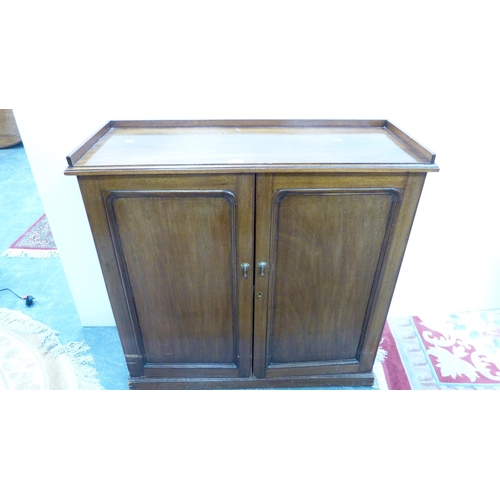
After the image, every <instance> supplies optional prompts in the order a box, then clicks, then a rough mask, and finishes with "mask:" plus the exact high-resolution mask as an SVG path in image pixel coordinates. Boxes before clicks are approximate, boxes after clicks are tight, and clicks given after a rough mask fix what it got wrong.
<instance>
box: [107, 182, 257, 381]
mask: <svg viewBox="0 0 500 500" xmlns="http://www.w3.org/2000/svg"><path fill="white" fill-rule="evenodd" d="M243 177H246V181H247V182H243V181H244V180H245V179H243ZM191 180H192V179H191ZM169 184H171V187H172V188H173V189H169ZM204 184H207V183H206V180H205V182H204ZM208 184H210V183H208ZM216 184H217V182H214V187H216ZM226 184H227V183H226ZM229 184H231V183H229ZM233 184H234V185H233V186H232V188H233V189H227V187H228V186H225V188H226V189H210V188H208V186H206V185H205V186H203V189H182V185H179V184H176V183H175V182H173V181H172V182H171V183H169V182H168V180H167V181H163V185H162V186H155V189H151V186H148V189H138V188H140V187H141V186H140V183H137V182H136V186H135V189H134V188H129V189H109V190H106V192H105V195H104V197H105V207H106V213H107V218H108V221H109V228H110V234H111V238H112V242H113V247H114V251H115V255H116V259H117V261H118V267H119V270H120V273H121V275H122V282H123V284H124V289H125V290H124V291H125V295H126V297H127V302H128V310H129V316H130V317H129V321H130V322H131V323H132V324H133V325H134V331H135V336H136V340H137V346H138V349H139V351H140V355H141V357H142V359H143V360H144V373H145V374H147V375H150V376H164V377H198V376H208V377H237V376H249V374H250V369H251V363H250V361H251V328H252V325H251V316H250V315H251V308H252V306H251V301H252V298H251V293H252V290H251V284H248V283H245V282H243V281H242V280H241V277H240V274H239V273H238V269H239V264H238V259H240V258H242V259H248V258H249V257H251V253H252V245H253V231H250V230H248V228H250V227H251V224H252V223H253V215H252V214H251V212H252V211H253V176H240V177H236V176H234V182H233ZM192 185H193V184H191V186H192ZM159 187H161V188H160V189H159ZM239 203H240V207H239V206H238V204H239ZM245 204H247V205H249V206H247V207H245ZM241 205H243V206H241ZM248 218H249V219H250V222H248V221H247V220H246V219H248ZM240 225H241V228H239V226H240ZM249 253H250V255H249ZM245 281H249V280H245Z"/></svg>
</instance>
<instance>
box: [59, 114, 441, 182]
mask: <svg viewBox="0 0 500 500" xmlns="http://www.w3.org/2000/svg"><path fill="white" fill-rule="evenodd" d="M434 159H435V155H434V154H433V153H432V152H430V151H429V150H428V149H427V148H425V147H423V146H422V145H420V144H419V143H417V142H416V141H415V140H414V139H412V138H411V137H409V136H408V135H407V134H405V133H404V132H402V131H401V130H400V129H399V128H397V127H395V126H394V125H393V124H392V123H390V122H388V121H387V120H204V121H199V120H198V121H194V120H171V121H110V122H108V123H107V124H106V125H105V126H104V127H102V128H101V129H100V130H99V131H98V132H96V133H95V134H94V135H93V136H92V137H90V138H89V139H88V140H87V141H86V142H85V143H83V144H82V145H81V146H79V147H78V148H77V149H75V150H74V151H73V152H72V153H71V154H70V155H69V156H68V157H67V161H68V168H67V169H66V171H65V173H66V174H68V175H109V174H111V173H112V174H130V173H141V174H145V173H152V174H154V173H184V172H196V173H221V172H224V173H236V172H287V171H290V172H292V171H293V172H298V171H302V172H305V171H307V172H327V171H343V172H354V171H355V172H366V171H372V170H377V171H391V172H392V171H402V170H403V171H406V172H417V171H418V172H430V171H436V170H438V167H437V166H436V165H435V164H434Z"/></svg>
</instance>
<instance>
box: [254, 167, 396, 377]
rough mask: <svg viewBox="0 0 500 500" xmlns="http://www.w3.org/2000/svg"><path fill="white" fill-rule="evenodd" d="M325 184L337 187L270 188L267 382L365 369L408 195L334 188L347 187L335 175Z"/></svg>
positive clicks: (351, 188) (384, 190) (360, 186)
mask: <svg viewBox="0 0 500 500" xmlns="http://www.w3.org/2000/svg"><path fill="white" fill-rule="evenodd" d="M291 177H293V176H291ZM325 181H326V182H325ZM287 182H288V184H289V185H292V186H293V184H294V183H293V180H290V179H289V180H288V181H287ZM267 183H268V185H269V180H268V181H267ZM321 183H322V184H323V185H326V186H328V183H329V184H330V185H331V186H332V187H325V188H322V187H313V186H312V187H308V188H306V189H301V188H294V187H290V188H280V185H279V183H277V182H274V183H273V189H272V192H269V189H268V193H267V195H268V196H269V197H271V202H270V204H269V205H270V206H269V212H270V220H271V228H270V237H269V246H270V253H269V260H270V264H271V266H270V269H271V274H270V276H269V290H268V310H267V319H266V346H265V352H266V355H265V370H262V369H260V371H259V366H256V373H257V374H258V375H260V376H264V374H265V376H267V377H269V376H271V377H272V376H292V375H314V374H319V373H339V372H355V371H358V370H359V366H360V359H359V357H360V353H361V351H362V344H363V341H364V338H365V333H366V325H367V319H368V317H369V313H370V309H371V307H372V305H373V300H374V291H375V290H376V289H377V286H376V285H377V280H378V277H379V275H380V269H381V266H382V264H383V261H384V256H385V254H386V250H387V246H388V241H389V236H390V232H391V227H392V223H393V220H394V216H395V213H396V208H397V206H398V203H399V201H400V198H401V193H400V191H399V190H396V189H393V188H389V187H382V188H376V187H366V188H365V187H363V185H362V183H360V184H358V186H359V187H354V186H350V187H342V188H340V187H333V186H336V185H339V183H338V182H337V183H335V182H334V181H333V179H332V177H330V178H326V179H325V178H323V179H321V182H319V183H318V184H319V185H321ZM358 183H359V180H358ZM351 184H352V182H351ZM268 187H269V186H268ZM257 234H260V231H258V233H257ZM256 258H257V259H259V256H258V255H256ZM256 279H257V278H256ZM256 300H257V299H256ZM257 309H258V308H256V310H257ZM256 323H258V319H257V318H256ZM256 338H259V336H258V335H257V337H256ZM256 351H257V353H258V349H256ZM257 363H258V355H257Z"/></svg>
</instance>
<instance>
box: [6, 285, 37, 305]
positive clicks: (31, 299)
mask: <svg viewBox="0 0 500 500" xmlns="http://www.w3.org/2000/svg"><path fill="white" fill-rule="evenodd" d="M5 291H8V292H11V293H13V294H14V295H15V296H16V297H17V298H18V299H21V300H25V301H26V305H27V306H28V307H31V306H32V305H33V303H34V302H35V297H32V296H31V295H26V296H25V297H21V296H20V295H17V293H16V292H13V291H12V290H11V289H10V288H2V289H1V290H0V292H5Z"/></svg>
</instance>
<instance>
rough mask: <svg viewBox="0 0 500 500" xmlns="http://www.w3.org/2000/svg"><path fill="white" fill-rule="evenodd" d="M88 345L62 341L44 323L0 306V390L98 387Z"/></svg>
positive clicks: (95, 388) (90, 388)
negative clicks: (63, 342)
mask: <svg viewBox="0 0 500 500" xmlns="http://www.w3.org/2000/svg"><path fill="white" fill-rule="evenodd" d="M89 349H90V348H89V346H88V345H87V344H86V343H85V342H70V343H68V344H66V345H63V344H61V342H60V341H59V338H58V335H57V333H56V332H55V331H53V330H51V329H50V328H48V327H47V326H46V325H44V324H42V323H39V322H38V321H34V320H33V319H31V318H30V317H28V316H26V315H25V314H23V313H21V312H20V311H12V310H9V309H0V390H79V389H86V390H101V389H103V387H102V386H101V384H100V383H99V380H98V379H97V372H96V370H95V368H94V359H93V357H92V355H91V354H89V353H88V350H89Z"/></svg>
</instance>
